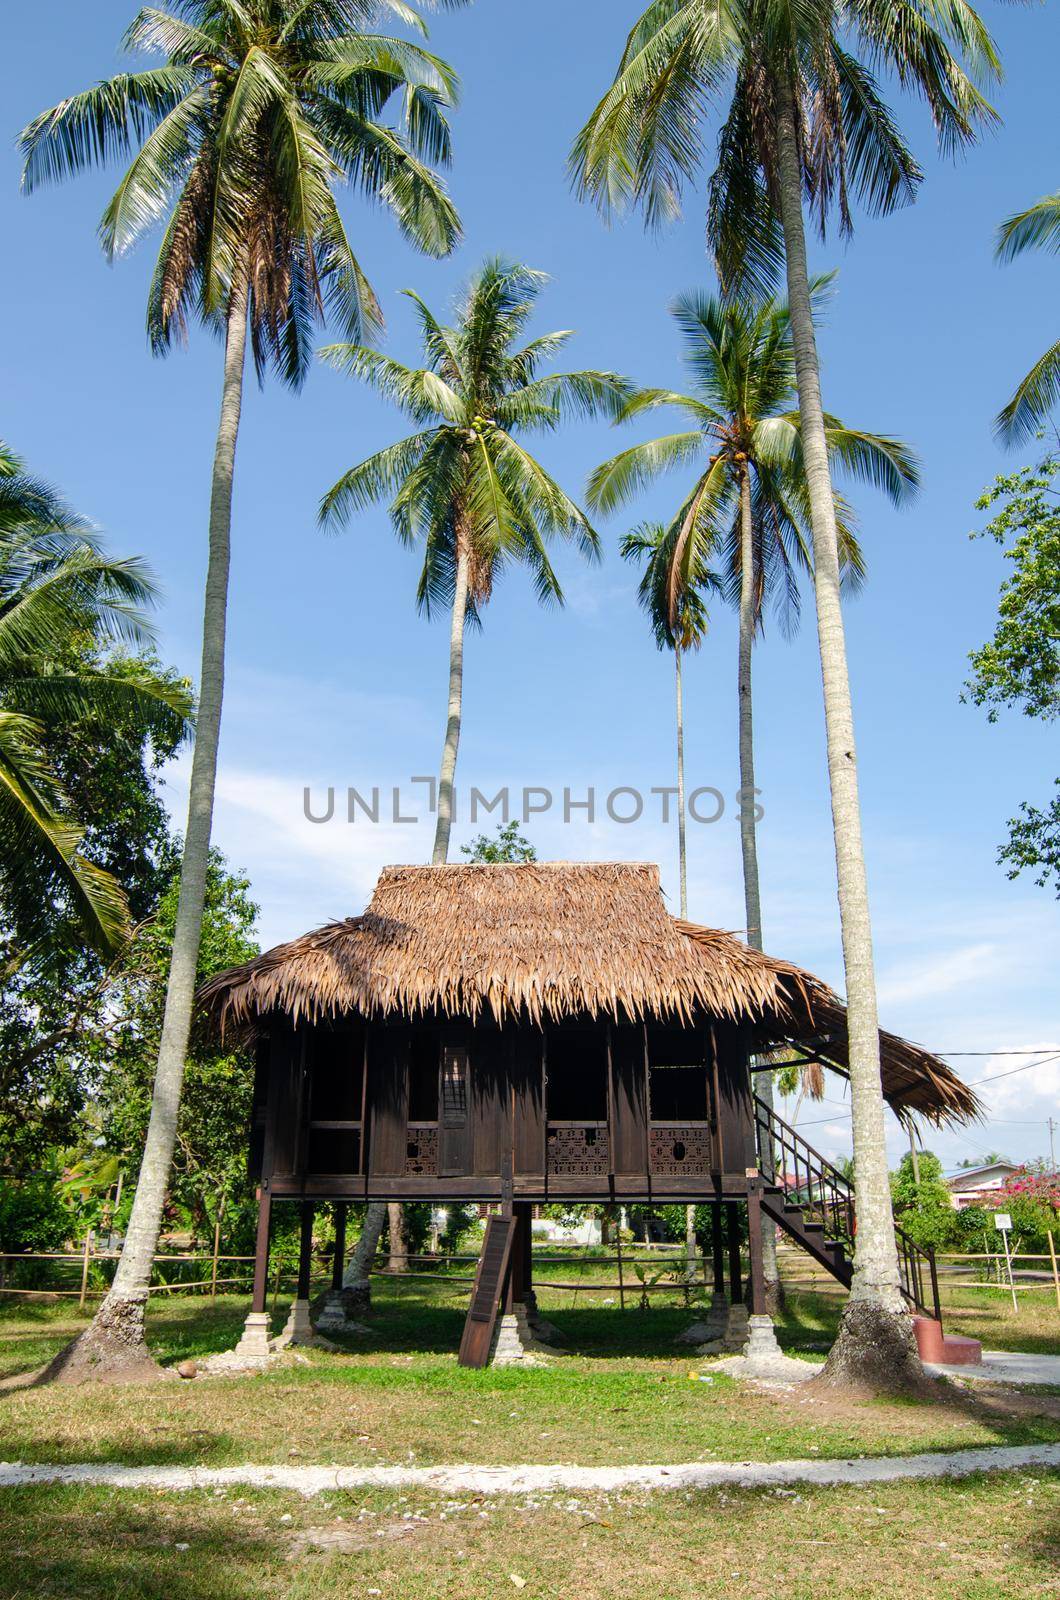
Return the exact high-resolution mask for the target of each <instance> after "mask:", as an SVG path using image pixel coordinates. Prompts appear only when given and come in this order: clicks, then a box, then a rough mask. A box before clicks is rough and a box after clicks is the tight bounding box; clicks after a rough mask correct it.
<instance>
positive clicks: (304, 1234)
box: [298, 1200, 313, 1300]
mask: <svg viewBox="0 0 1060 1600" xmlns="http://www.w3.org/2000/svg"><path fill="white" fill-rule="evenodd" d="M312 1267H313V1205H312V1203H311V1202H310V1201H308V1200H304V1201H303V1202H302V1231H301V1235H300V1237H299V1240H298V1298H299V1300H308V1299H309V1278H310V1273H311V1271H312Z"/></svg>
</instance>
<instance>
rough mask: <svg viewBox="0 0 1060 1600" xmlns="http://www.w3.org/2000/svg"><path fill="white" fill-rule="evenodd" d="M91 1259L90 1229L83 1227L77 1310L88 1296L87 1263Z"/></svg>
mask: <svg viewBox="0 0 1060 1600" xmlns="http://www.w3.org/2000/svg"><path fill="white" fill-rule="evenodd" d="M91 1259H92V1229H91V1228H86V1229H85V1249H84V1254H83V1256H82V1258H81V1294H80V1298H79V1299H78V1302H77V1305H78V1310H80V1311H83V1310H84V1309H85V1300H86V1299H87V1298H88V1263H89V1261H90V1260H91Z"/></svg>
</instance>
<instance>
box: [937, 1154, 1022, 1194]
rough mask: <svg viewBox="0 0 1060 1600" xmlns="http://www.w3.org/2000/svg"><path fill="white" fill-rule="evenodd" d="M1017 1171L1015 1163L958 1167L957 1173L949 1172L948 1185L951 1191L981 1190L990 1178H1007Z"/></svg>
mask: <svg viewBox="0 0 1060 1600" xmlns="http://www.w3.org/2000/svg"><path fill="white" fill-rule="evenodd" d="M1015 1171H1017V1163H1016V1162H1015V1161H988V1162H987V1163H986V1165H985V1166H982V1167H958V1169H957V1170H956V1172H948V1173H947V1174H946V1183H947V1184H948V1185H949V1187H950V1188H951V1189H981V1188H982V1187H983V1185H984V1183H986V1182H987V1181H988V1180H989V1179H990V1178H993V1177H1000V1178H1006V1177H1007V1176H1008V1175H1009V1173H1010V1172H1015Z"/></svg>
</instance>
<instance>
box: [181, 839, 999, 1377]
mask: <svg viewBox="0 0 1060 1600" xmlns="http://www.w3.org/2000/svg"><path fill="white" fill-rule="evenodd" d="M201 999H202V1002H203V1005H204V1007H205V1009H206V1011H207V1013H208V1014H209V1016H210V1018H211V1019H212V1021H213V1024H214V1025H215V1026H217V1027H218V1028H220V1029H222V1030H233V1029H234V1030H240V1031H244V1032H246V1033H249V1034H250V1035H252V1036H253V1037H254V1038H255V1039H256V1040H257V1075H256V1087H255V1096H254V1115H253V1128H252V1130H251V1134H250V1138H251V1167H252V1174H253V1176H254V1178H255V1180H256V1181H257V1182H258V1184H259V1186H260V1188H259V1193H260V1224H259V1230H258V1249H257V1260H256V1267H255V1277H254V1300H253V1312H252V1316H255V1315H256V1316H257V1317H258V1319H259V1321H260V1320H261V1318H262V1316H263V1313H264V1310H265V1297H266V1263H267V1255H268V1239H269V1220H270V1214H271V1212H272V1209H273V1208H274V1207H275V1206H277V1205H281V1204H287V1203H292V1204H298V1205H300V1206H301V1207H302V1208H303V1219H304V1222H303V1241H304V1248H303V1272H302V1279H303V1282H302V1292H305V1289H306V1285H307V1282H308V1261H309V1257H308V1248H309V1246H308V1239H309V1237H310V1233H309V1229H310V1228H311V1218H312V1211H313V1208H314V1207H317V1206H321V1205H324V1204H335V1205H337V1207H338V1208H339V1214H340V1217H341V1216H342V1215H344V1208H345V1205H346V1204H348V1203H349V1202H363V1201H375V1200H381V1201H382V1200H386V1201H389V1200H403V1201H412V1200H430V1201H433V1202H435V1203H438V1204H444V1203H445V1202H451V1201H462V1200H479V1201H494V1202H498V1201H499V1202H500V1203H501V1210H500V1212H499V1214H498V1216H497V1217H496V1219H495V1220H491V1224H490V1227H489V1228H488V1230H487V1238H486V1241H485V1245H484V1250H483V1257H482V1262H481V1264H480V1268H479V1275H478V1280H477V1284H476V1291H475V1293H474V1295H473V1297H472V1304H471V1310H470V1313H469V1321H468V1326H467V1329H466V1331H465V1337H464V1342H463V1346H462V1350H461V1358H462V1359H463V1360H465V1361H466V1362H468V1363H471V1364H479V1363H481V1362H482V1361H484V1360H485V1359H486V1357H487V1355H488V1350H489V1345H490V1340H491V1337H492V1335H493V1328H494V1322H495V1319H496V1315H497V1311H498V1307H503V1306H505V1305H507V1306H509V1307H510V1306H511V1305H512V1304H513V1303H518V1302H519V1301H521V1300H525V1299H526V1298H527V1297H528V1296H532V1286H531V1281H530V1249H529V1236H530V1213H531V1207H532V1206H533V1205H534V1204H536V1203H541V1202H545V1201H568V1202H579V1201H583V1202H596V1203H600V1202H604V1203H614V1204H622V1203H623V1202H628V1201H641V1202H646V1203H648V1204H651V1203H652V1202H660V1203H661V1202H673V1201H681V1202H688V1203H693V1202H694V1203H695V1204H699V1205H702V1204H706V1205H710V1206H712V1207H713V1208H714V1215H715V1218H716V1226H715V1228H714V1257H715V1284H716V1287H722V1286H723V1284H724V1281H725V1273H726V1267H727V1261H728V1263H729V1270H730V1283H729V1287H730V1291H731V1292H733V1293H735V1294H738V1295H739V1294H745V1295H746V1298H747V1301H748V1304H749V1306H750V1309H751V1311H752V1312H759V1311H761V1310H763V1309H764V1302H763V1280H762V1253H761V1226H762V1218H763V1216H766V1217H769V1218H771V1219H773V1220H774V1221H775V1222H777V1223H778V1224H779V1225H780V1227H781V1228H782V1229H784V1230H785V1231H786V1232H787V1233H788V1234H789V1235H790V1236H791V1237H792V1238H793V1239H794V1240H795V1241H796V1242H797V1243H798V1244H800V1245H801V1246H803V1247H804V1248H805V1249H806V1250H808V1251H809V1252H810V1254H811V1255H812V1256H813V1257H814V1258H815V1259H816V1261H817V1262H818V1263H820V1264H821V1265H822V1266H824V1267H825V1268H826V1269H827V1270H828V1271H829V1272H831V1273H832V1274H833V1275H834V1276H835V1277H836V1278H838V1279H839V1280H840V1281H841V1282H844V1283H847V1284H849V1282H850V1276H851V1253H852V1239H853V1233H854V1213H853V1199H852V1193H851V1190H850V1187H849V1185H848V1184H847V1182H846V1180H845V1179H844V1178H843V1176H842V1175H841V1174H840V1173H839V1172H838V1171H836V1170H835V1168H833V1167H832V1166H831V1165H830V1164H829V1163H828V1162H827V1161H826V1160H824V1159H823V1158H822V1157H821V1156H819V1155H818V1154H817V1153H816V1152H815V1151H814V1150H813V1149H812V1148H811V1147H810V1146H809V1145H808V1144H807V1143H806V1142H805V1141H804V1140H803V1139H802V1138H801V1136H800V1135H799V1134H797V1133H796V1132H795V1131H794V1130H793V1129H792V1128H790V1127H788V1126H787V1125H786V1124H785V1123H783V1122H782V1121H781V1120H780V1119H779V1118H778V1117H777V1116H776V1115H775V1114H774V1113H773V1112H772V1111H770V1110H768V1109H767V1108H766V1106H765V1105H764V1104H763V1102H762V1101H761V1100H760V1099H759V1098H758V1097H757V1096H756V1094H755V1092H754V1077H755V1073H756V1071H762V1070H765V1068H766V1066H767V1064H768V1063H769V1062H770V1060H771V1059H774V1058H773V1057H772V1055H771V1053H772V1052H776V1051H777V1050H778V1049H782V1048H784V1049H788V1050H789V1051H790V1052H791V1053H792V1056H793V1058H794V1059H796V1060H801V1061H810V1062H822V1063H824V1064H826V1065H828V1066H830V1067H833V1068H835V1069H836V1070H838V1071H839V1072H842V1071H843V1070H844V1066H845V1061H846V1013H845V1010H844V1007H843V1005H842V1003H841V1001H840V1000H839V999H838V997H837V996H836V995H835V994H834V993H833V992H832V990H831V989H829V988H828V987H827V986H826V985H825V984H823V983H822V982H820V980H819V979H817V978H814V977H813V976H811V975H810V974H809V973H808V972H805V971H803V970H801V969H800V968H798V967H796V966H794V965H792V964H791V963H790V962H787V961H782V960H778V959H776V958H774V957H772V956H767V955H761V954H759V953H758V952H756V951H754V950H750V949H748V948H747V947H746V946H745V945H744V944H742V943H741V942H740V941H739V940H738V939H736V938H734V937H733V936H732V935H731V934H728V933H723V932H718V931H716V930H714V929H711V928H704V927H699V926H696V925H695V924H693V923H690V922H684V921H681V920H679V919H677V918H675V917H673V916H671V915H670V914H669V913H668V912H667V910H666V908H665V906H664V904H663V899H662V894H661V891H660V886H659V875H658V871H657V869H656V868H655V867H654V866H649V865H642V864H634V863H601V864H588V863H568V862H551V863H541V862H532V863H527V864H523V865H517V866H475V865H454V866H439V867H433V866H405V867H389V868H387V869H385V870H384V871H383V873H382V875H381V876H380V879H379V882H378V884H377V886H376V890H375V894H374V896H373V898H372V901H371V904H370V905H369V907H368V909H367V910H366V911H365V913H364V914H363V915H362V916H358V917H351V918H349V919H348V920H346V921H344V922H337V923H333V924H331V925H330V926H328V927H325V928H321V929H320V930H318V931H317V932H315V933H311V934H307V935H306V936H305V937H303V938H300V939H296V940H294V941H293V942H292V943H290V944H286V945H281V946H280V947H278V948H277V949H275V950H270V951H268V952H267V953H266V954H265V955H262V956H260V957H259V958H258V959H257V960H255V961H252V962H250V963H248V964H247V965H246V966H243V967H239V968H236V969H234V970H233V971H230V972H226V973H223V974H221V975H220V976H218V977H216V978H214V979H213V980H212V981H211V982H210V983H209V984H208V985H207V986H206V987H205V989H204V990H203V992H202V996H201ZM880 1042H881V1056H882V1073H883V1089H884V1093H885V1095H886V1097H887V1099H888V1101H889V1102H890V1104H891V1106H892V1107H893V1108H894V1109H895V1110H896V1111H898V1112H899V1113H901V1112H916V1113H917V1114H919V1115H922V1116H925V1117H927V1118H929V1119H933V1120H936V1121H940V1120H945V1119H956V1120H963V1119H967V1118H969V1117H972V1116H974V1115H975V1114H976V1110H977V1106H976V1101H975V1097H974V1095H973V1094H972V1093H971V1091H970V1090H969V1089H968V1088H966V1087H965V1086H964V1085H963V1084H962V1083H961V1082H960V1081H959V1079H957V1078H956V1077H955V1076H954V1074H953V1073H952V1072H951V1071H950V1069H949V1068H948V1067H947V1066H946V1065H945V1064H944V1063H943V1062H941V1061H940V1060H938V1059H937V1058H936V1057H934V1056H932V1055H930V1054H929V1053H928V1052H927V1051H925V1050H922V1049H920V1048H919V1047H918V1046H916V1045H913V1044H909V1043H907V1042H906V1041H905V1040H902V1039H899V1038H896V1037H895V1036H894V1035H892V1034H888V1033H883V1032H881V1035H880ZM744 1207H745V1208H746V1212H747V1224H748V1240H749V1259H750V1274H749V1282H748V1283H747V1285H746V1286H745V1285H742V1284H740V1282H739V1257H738V1255H735V1253H734V1252H729V1251H727V1250H726V1248H725V1240H724V1237H723V1228H722V1219H723V1216H724V1214H725V1213H726V1211H728V1212H729V1213H730V1217H731V1214H732V1211H733V1209H734V1208H744ZM305 1219H308V1220H305ZM900 1242H901V1250H900V1255H901V1259H902V1271H903V1291H904V1293H905V1295H906V1297H907V1299H908V1301H909V1303H910V1304H911V1305H913V1306H915V1307H919V1308H921V1309H925V1308H926V1309H928V1310H929V1311H930V1310H932V1309H937V1296H936V1295H934V1294H933V1291H932V1277H933V1273H932V1265H933V1264H932V1262H931V1261H930V1260H929V1258H928V1257H927V1255H925V1254H924V1253H923V1252H920V1251H918V1250H917V1249H916V1247H915V1246H914V1245H913V1244H912V1243H911V1241H909V1240H906V1239H904V1238H902V1239H901V1241H900ZM340 1259H341V1258H340ZM733 1272H735V1281H733V1277H732V1273H733Z"/></svg>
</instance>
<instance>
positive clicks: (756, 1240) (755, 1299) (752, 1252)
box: [747, 1178, 767, 1317]
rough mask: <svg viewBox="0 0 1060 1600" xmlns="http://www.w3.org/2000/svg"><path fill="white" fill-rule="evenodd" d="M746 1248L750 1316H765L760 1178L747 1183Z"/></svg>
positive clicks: (749, 1180) (750, 1179) (751, 1179)
mask: <svg viewBox="0 0 1060 1600" xmlns="http://www.w3.org/2000/svg"><path fill="white" fill-rule="evenodd" d="M747 1248H748V1255H749V1256H750V1258H751V1285H750V1287H751V1315H752V1317H764V1316H765V1315H766V1310H767V1307H766V1275H765V1269H764V1265H763V1261H762V1186H761V1179H760V1178H749V1179H748V1182H747Z"/></svg>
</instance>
